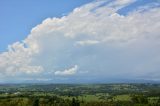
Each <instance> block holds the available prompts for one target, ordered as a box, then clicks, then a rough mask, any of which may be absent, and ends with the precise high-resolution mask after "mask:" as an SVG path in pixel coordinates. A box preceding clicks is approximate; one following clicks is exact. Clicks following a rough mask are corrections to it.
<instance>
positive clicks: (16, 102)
mask: <svg viewBox="0 0 160 106" xmlns="http://www.w3.org/2000/svg"><path fill="white" fill-rule="evenodd" d="M0 106H160V98H159V99H157V100H156V102H153V103H151V102H149V100H148V98H147V97H146V96H144V95H132V96H131V101H89V102H87V101H84V100H79V99H78V98H76V97H73V98H72V99H63V98H61V97H58V96H50V97H49V96H46V97H38V96H36V97H14V98H4V99H0Z"/></svg>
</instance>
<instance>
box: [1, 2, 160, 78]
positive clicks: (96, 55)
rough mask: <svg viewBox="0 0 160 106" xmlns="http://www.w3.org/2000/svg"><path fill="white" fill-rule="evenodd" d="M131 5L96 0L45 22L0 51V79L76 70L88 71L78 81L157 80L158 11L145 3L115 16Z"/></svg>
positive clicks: (159, 14)
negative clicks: (141, 78)
mask: <svg viewBox="0 0 160 106" xmlns="http://www.w3.org/2000/svg"><path fill="white" fill-rule="evenodd" d="M135 1H138V0H113V1H111V2H108V1H107V0H104V1H103V0H97V1H93V2H91V3H89V4H86V5H83V6H81V7H78V8H76V9H74V10H73V12H71V13H70V14H68V15H67V16H63V17H61V18H55V17H54V18H47V19H45V20H44V21H43V22H42V23H41V24H39V25H37V26H35V27H34V28H32V30H31V32H30V34H29V35H28V36H27V38H26V39H24V40H23V41H19V42H15V43H14V44H11V45H9V46H8V51H6V52H2V53H0V76H3V77H0V78H1V79H0V80H5V79H6V78H7V77H8V76H12V77H14V78H15V79H16V78H19V77H20V78H21V79H23V77H25V78H26V79H27V77H29V78H30V77H35V78H37V79H45V78H48V77H49V78H54V77H56V76H65V75H74V74H76V72H77V69H78V66H79V67H81V70H82V71H84V72H86V71H87V72H88V73H87V74H83V77H82V76H81V75H82V74H79V76H78V77H79V79H82V78H88V77H90V78H97V79H98V78H99V79H100V78H110V77H112V78H115V77H117V76H118V77H119V78H124V77H128V78H139V77H143V78H144V79H145V78H147V79H153V78H154V79H157V78H159V77H160V74H155V73H160V72H159V70H158V69H160V67H159V62H160V58H159V57H160V55H159V54H160V49H159V46H160V30H159V29H160V18H159V17H160V8H159V7H155V8H150V6H148V5H144V6H141V8H138V9H137V8H136V9H133V11H129V12H128V13H127V15H123V14H120V13H118V10H119V9H122V8H125V7H126V6H129V5H130V4H132V3H133V2H135ZM106 2H108V3H107V4H105V3H106ZM155 5H157V4H155ZM143 7H145V8H144V9H145V10H146V8H147V10H146V11H143ZM152 7H153V6H152ZM75 45H81V46H75ZM88 45H92V46H88ZM73 64H77V65H75V66H74V67H72V68H71V69H66V70H64V71H57V70H61V69H64V68H65V67H66V66H71V65H73ZM48 73H55V75H51V74H48ZM150 73H153V74H150Z"/></svg>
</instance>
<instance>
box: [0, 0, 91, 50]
mask: <svg viewBox="0 0 160 106" xmlns="http://www.w3.org/2000/svg"><path fill="white" fill-rule="evenodd" d="M90 1H93V0H60V1H59V0H35V1H33V0H14V1H12V0H1V1H0V23H1V24H0V39H1V42H0V52H2V51H6V48H7V46H8V44H12V43H14V42H16V41H20V40H23V39H25V38H26V37H27V35H28V34H29V33H30V30H31V29H32V28H33V27H34V26H36V25H37V24H39V23H41V22H42V20H44V19H46V18H48V17H61V16H63V15H66V14H68V13H69V12H71V11H72V10H73V9H74V8H76V7H79V6H81V5H83V4H85V3H88V2H90Z"/></svg>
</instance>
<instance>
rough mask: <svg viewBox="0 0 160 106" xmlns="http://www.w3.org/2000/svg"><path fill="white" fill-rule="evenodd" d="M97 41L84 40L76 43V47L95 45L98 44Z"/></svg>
mask: <svg viewBox="0 0 160 106" xmlns="http://www.w3.org/2000/svg"><path fill="white" fill-rule="evenodd" d="M98 43H99V41H96V40H86V41H77V42H76V44H77V45H81V46H85V45H95V44H98Z"/></svg>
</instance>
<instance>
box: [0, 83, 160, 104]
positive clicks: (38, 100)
mask: <svg viewBox="0 0 160 106" xmlns="http://www.w3.org/2000/svg"><path fill="white" fill-rule="evenodd" d="M0 106H160V85H159V84H90V85H89V84H87V85H85V84H84V85H83V84H17V85H1V86H0Z"/></svg>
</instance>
